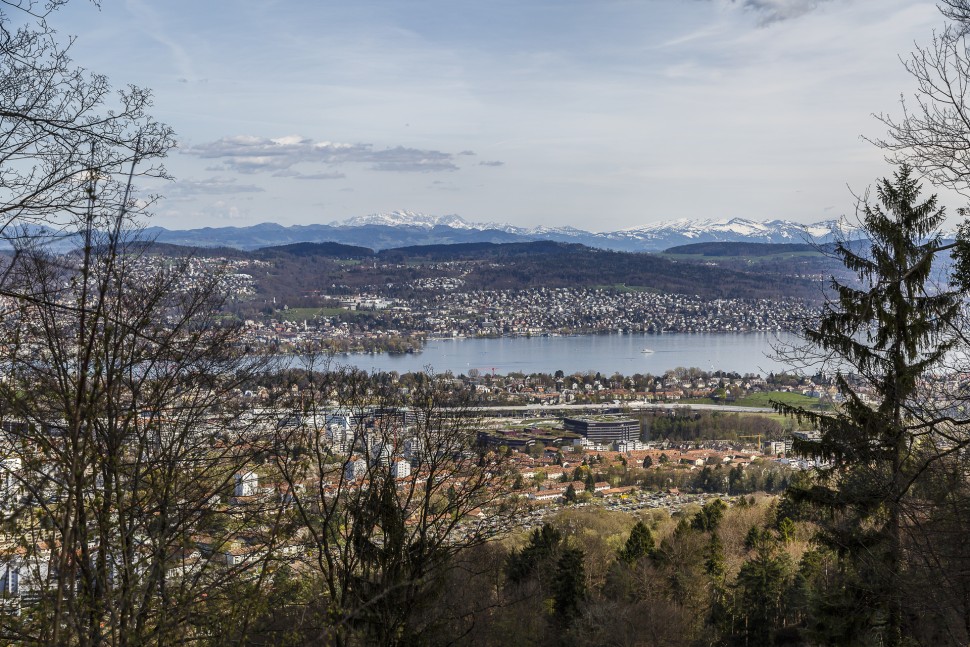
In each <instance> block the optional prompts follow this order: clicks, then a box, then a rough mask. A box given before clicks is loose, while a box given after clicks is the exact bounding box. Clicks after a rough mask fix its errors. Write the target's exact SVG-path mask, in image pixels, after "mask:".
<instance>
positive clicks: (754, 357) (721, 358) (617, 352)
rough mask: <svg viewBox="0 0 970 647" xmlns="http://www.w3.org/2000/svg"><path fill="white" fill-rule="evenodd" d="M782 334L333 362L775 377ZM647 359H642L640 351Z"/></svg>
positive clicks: (458, 346) (584, 339)
mask: <svg viewBox="0 0 970 647" xmlns="http://www.w3.org/2000/svg"><path fill="white" fill-rule="evenodd" d="M793 340H794V338H793V337H792V336H791V335H790V334H787V333H669V334H662V335H647V334H627V335H620V334H615V335H577V336H573V337H512V338H499V339H479V338H475V339H432V340H429V341H428V343H427V344H426V345H425V347H424V350H422V351H421V352H420V353H414V354H412V355H388V354H380V355H370V354H363V353H362V354H351V355H338V356H337V357H336V358H335V359H336V362H337V363H338V364H343V365H352V366H357V367H359V368H362V369H365V370H370V371H397V372H399V373H406V372H409V371H420V370H424V369H426V368H428V367H430V368H432V369H433V370H434V371H435V372H436V373H444V372H445V371H451V372H453V373H455V374H456V375H457V374H460V373H464V374H466V375H467V374H468V372H469V371H470V370H471V369H478V370H479V371H480V372H482V373H485V372H489V373H490V372H492V371H493V369H494V371H495V372H496V373H501V374H505V373H510V372H513V371H520V372H522V373H539V372H544V373H554V372H555V371H557V370H562V371H564V372H565V373H567V374H569V373H575V372H577V371H579V372H586V371H593V372H596V371H599V372H600V373H602V374H604V375H612V374H613V373H614V372H619V373H621V374H623V375H632V374H634V373H651V374H653V375H662V374H663V373H664V372H665V371H668V370H670V369H673V368H677V367H678V366H683V367H688V368H689V367H694V366H696V367H697V368H700V369H703V370H707V371H710V370H723V371H735V372H737V373H741V374H744V373H761V374H762V375H764V374H767V373H768V372H769V371H774V372H779V371H783V370H785V369H786V368H789V367H788V366H787V365H786V364H784V363H781V362H779V361H777V360H773V359H771V358H770V357H769V355H770V354H771V353H772V346H773V345H777V344H778V343H782V344H784V343H786V342H789V341H793ZM645 348H647V349H650V350H651V351H652V352H649V353H644V352H642V351H643V349H645Z"/></svg>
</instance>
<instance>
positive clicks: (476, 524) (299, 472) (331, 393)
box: [277, 365, 517, 645]
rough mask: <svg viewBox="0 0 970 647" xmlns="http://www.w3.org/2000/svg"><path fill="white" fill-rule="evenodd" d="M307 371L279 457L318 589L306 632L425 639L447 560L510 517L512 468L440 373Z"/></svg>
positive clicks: (503, 526) (389, 640)
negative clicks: (401, 379)
mask: <svg viewBox="0 0 970 647" xmlns="http://www.w3.org/2000/svg"><path fill="white" fill-rule="evenodd" d="M310 368H311V369H312V368H314V367H313V366H312V365H311V366H310ZM310 375H311V387H310V388H309V389H306V390H305V391H304V393H303V394H302V403H301V405H300V406H299V408H298V409H297V410H296V412H295V414H294V416H295V417H294V418H293V419H292V420H291V423H292V424H289V425H284V426H282V427H281V428H280V430H279V435H278V448H279V449H280V450H283V449H285V451H279V452H278V453H277V467H278V469H279V473H280V475H281V476H282V478H283V479H284V481H285V482H286V484H287V486H288V488H289V492H290V495H291V498H290V500H291V501H292V505H293V515H294V520H295V522H296V523H297V525H298V526H299V528H300V532H302V533H304V537H305V546H306V547H307V552H306V553H305V556H304V560H303V561H302V567H303V570H302V571H301V572H304V573H305V574H306V575H307V576H309V577H310V578H311V581H312V582H313V583H314V586H315V590H318V591H319V593H320V595H321V596H322V597H318V598H316V602H315V606H316V609H315V610H316V612H317V613H316V618H318V620H321V621H320V622H318V623H317V625H316V626H313V624H312V623H310V624H309V626H307V627H304V630H303V631H304V635H305V636H307V637H308V640H312V639H319V636H320V635H321V634H324V635H329V637H330V639H332V640H333V641H334V643H335V644H343V645H346V644H381V645H393V644H401V643H402V642H407V640H416V639H424V640H427V639H428V638H429V635H430V633H429V632H431V630H432V629H433V628H434V627H435V626H436V624H435V620H436V616H435V614H434V613H433V612H429V611H430V610H431V608H432V605H433V604H434V603H435V600H436V599H437V597H436V596H437V594H438V592H439V586H440V584H441V583H442V582H443V580H442V578H443V577H444V576H445V575H446V574H447V572H448V570H449V568H451V567H452V566H453V564H454V563H455V562H454V561H453V559H454V557H455V555H456V554H457V553H458V552H459V551H461V550H463V549H465V548H468V547H470V546H475V545H479V544H481V543H483V542H485V541H487V540H489V539H491V538H493V537H495V536H496V535H498V534H501V533H503V532H506V531H507V530H508V529H509V528H510V527H511V526H512V525H513V524H514V515H515V513H516V510H517V504H516V501H515V499H514V498H511V499H510V497H509V492H510V491H511V483H512V478H511V473H510V471H509V470H508V468H507V466H506V464H505V463H504V462H503V460H502V459H501V458H500V457H499V456H498V455H497V454H494V453H491V452H488V451H485V450H483V449H482V448H480V447H479V446H478V443H477V429H478V425H477V424H476V422H477V421H476V417H475V415H474V412H473V410H471V409H470V408H469V406H468V402H469V399H468V393H467V392H466V391H461V390H460V388H458V389H457V390H456V387H453V386H452V385H451V384H450V383H449V380H448V379H447V378H445V377H442V376H435V375H423V374H422V376H420V377H419V378H418V382H417V383H415V384H411V385H410V386H408V387H405V386H404V385H403V384H397V383H395V382H394V380H392V379H391V378H390V376H388V375H386V374H378V375H368V374H366V373H363V372H360V371H357V370H353V369H347V368H338V369H336V370H326V371H324V372H320V373H318V372H314V371H312V370H311V371H310ZM313 606H314V605H311V607H313ZM324 612H325V613H324ZM324 618H326V619H328V622H322V619H324ZM314 632H316V633H314Z"/></svg>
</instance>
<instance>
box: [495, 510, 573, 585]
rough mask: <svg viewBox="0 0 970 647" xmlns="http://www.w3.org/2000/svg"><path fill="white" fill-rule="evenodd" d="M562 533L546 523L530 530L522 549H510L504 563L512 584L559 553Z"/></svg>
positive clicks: (524, 577)
mask: <svg viewBox="0 0 970 647" xmlns="http://www.w3.org/2000/svg"><path fill="white" fill-rule="evenodd" d="M562 541H563V537H562V533H561V532H559V531H558V530H556V529H555V528H553V527H552V526H551V525H549V524H548V523H546V524H543V525H542V527H541V528H536V529H535V530H533V531H532V535H531V536H530V537H529V543H528V544H527V545H526V546H525V548H523V549H522V550H516V551H512V552H511V553H510V554H509V556H508V559H507V560H506V563H505V574H506V576H507V577H508V578H509V580H510V581H511V582H512V583H513V584H519V583H521V582H523V581H525V580H526V579H527V578H528V577H529V576H530V575H532V574H533V573H535V572H536V571H537V570H538V569H539V567H540V566H541V565H542V564H543V563H544V562H546V561H548V560H550V559H551V558H553V557H554V556H555V555H557V554H558V553H559V549H560V547H561V544H562Z"/></svg>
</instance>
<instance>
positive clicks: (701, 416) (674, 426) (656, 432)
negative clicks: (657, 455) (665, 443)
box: [643, 411, 790, 441]
mask: <svg viewBox="0 0 970 647" xmlns="http://www.w3.org/2000/svg"><path fill="white" fill-rule="evenodd" d="M643 426H644V429H645V430H646V432H647V437H648V438H650V440H656V441H661V440H671V441H676V440H688V441H697V440H737V439H740V438H742V437H747V439H748V440H750V439H752V438H754V437H757V436H761V439H762V440H781V439H782V438H783V437H784V435H785V431H786V428H785V425H783V424H782V423H781V422H779V421H778V420H775V419H772V418H769V417H767V416H758V415H742V414H739V413H724V412H721V411H694V412H689V413H685V412H681V411H678V412H672V413H670V414H666V413H661V414H655V415H652V416H645V417H644V418H643ZM788 431H790V429H789V430H788Z"/></svg>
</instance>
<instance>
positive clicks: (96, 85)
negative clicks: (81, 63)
mask: <svg viewBox="0 0 970 647" xmlns="http://www.w3.org/2000/svg"><path fill="white" fill-rule="evenodd" d="M65 1H66V0H47V1H46V2H44V3H40V2H35V1H34V0H22V1H18V0H4V1H3V2H0V236H3V237H4V238H7V239H10V238H15V239H17V238H22V237H23V236H24V234H29V241H30V242H31V243H36V242H37V237H38V235H39V234H41V233H47V234H56V233H58V232H60V231H61V230H62V229H66V233H68V234H77V233H79V232H80V231H83V226H82V227H79V226H77V223H78V222H82V223H83V220H84V218H85V216H86V215H87V213H88V210H87V204H88V198H89V196H88V193H87V188H88V186H89V185H88V183H87V179H88V178H89V177H91V176H96V177H98V178H99V180H100V181H101V195H100V196H99V200H100V202H101V203H102V204H108V203H113V204H117V203H118V202H119V201H120V197H121V196H122V195H123V194H124V193H125V192H126V191H127V189H128V186H129V185H128V184H127V183H126V182H125V181H123V180H122V181H114V180H115V179H116V178H118V177H122V178H123V177H124V176H126V175H127V174H128V173H129V171H130V170H131V169H133V168H135V169H137V173H138V174H139V175H143V176H147V175H153V176H162V177H164V176H166V172H165V169H164V167H162V166H161V165H158V164H153V163H152V160H158V159H159V158H161V157H163V156H164V155H165V153H166V152H167V151H168V150H169V149H170V148H171V147H172V146H173V144H174V141H173V133H172V130H171V128H169V127H168V126H166V125H164V124H161V123H159V122H157V121H155V120H154V119H152V117H151V116H150V115H149V113H148V109H149V108H150V107H151V103H152V101H151V93H150V92H149V91H147V90H145V89H142V88H138V87H136V86H128V87H127V88H125V89H122V90H120V91H118V92H114V91H113V90H112V88H111V85H110V84H109V82H108V80H107V78H106V77H105V76H103V75H99V74H94V73H90V72H87V71H85V70H84V69H82V68H79V67H76V66H74V64H73V63H72V61H71V59H70V56H69V50H70V47H71V44H72V43H73V40H72V39H68V40H66V42H65V41H64V39H62V38H60V37H59V36H58V34H57V32H56V31H55V30H54V29H53V27H52V26H51V25H50V23H49V22H48V20H49V19H52V16H51V14H52V12H54V10H55V9H56V8H57V7H59V6H61V5H63V4H65Z"/></svg>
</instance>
